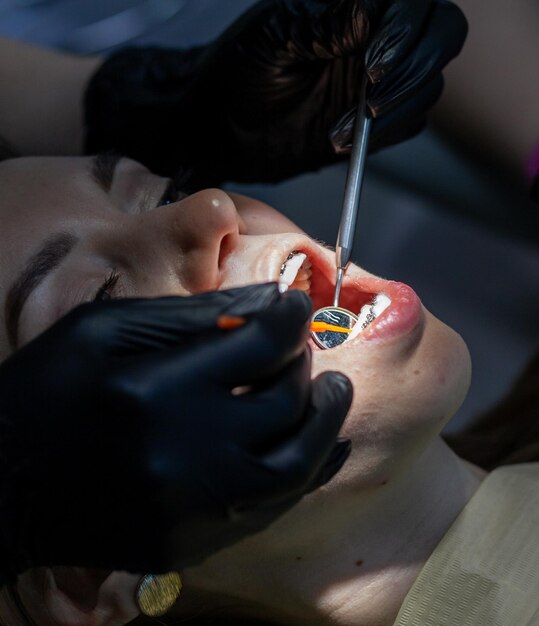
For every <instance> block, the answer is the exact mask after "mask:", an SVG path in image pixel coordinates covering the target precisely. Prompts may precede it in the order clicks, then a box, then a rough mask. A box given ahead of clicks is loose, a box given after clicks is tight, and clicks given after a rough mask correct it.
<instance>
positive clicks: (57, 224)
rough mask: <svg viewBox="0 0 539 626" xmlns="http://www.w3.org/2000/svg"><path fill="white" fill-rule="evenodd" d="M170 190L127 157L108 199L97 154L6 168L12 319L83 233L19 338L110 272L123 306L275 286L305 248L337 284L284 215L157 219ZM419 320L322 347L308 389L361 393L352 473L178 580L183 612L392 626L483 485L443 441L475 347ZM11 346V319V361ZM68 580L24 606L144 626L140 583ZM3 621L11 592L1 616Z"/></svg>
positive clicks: (85, 620) (353, 275) (3, 211)
mask: <svg viewBox="0 0 539 626" xmlns="http://www.w3.org/2000/svg"><path fill="white" fill-rule="evenodd" d="M166 185H167V181H166V180H164V179H162V178H160V177H157V176H154V175H153V174H151V173H149V172H148V171H147V170H145V169H144V168H143V167H142V166H141V165H139V164H137V163H135V162H134V161H130V160H122V161H121V162H120V165H119V167H118V169H117V171H116V174H115V177H114V180H113V183H112V186H111V189H110V191H109V192H108V193H107V192H105V191H104V190H103V189H101V188H100V187H99V186H98V185H97V184H96V182H95V181H94V180H93V178H92V176H91V175H90V160H89V159H88V158H80V157H72V158H71V157H70V158H24V159H16V160H11V161H5V162H3V163H1V164H0V188H1V189H2V200H1V201H0V222H1V223H2V230H1V233H0V300H1V304H2V306H1V308H0V311H1V312H2V315H3V312H4V303H5V297H6V294H7V291H8V289H9V287H10V285H11V283H12V282H13V280H14V278H15V276H16V275H18V273H19V272H20V271H21V270H22V268H23V267H24V265H25V263H26V262H27V259H28V258H29V257H30V256H31V255H32V254H33V253H34V252H35V251H36V250H37V249H39V247H40V245H41V244H42V242H43V241H44V240H45V239H46V238H47V237H49V236H50V235H52V234H53V233H55V232H58V231H61V232H69V233H72V234H74V235H75V236H77V237H78V238H79V243H77V245H76V246H75V247H74V248H73V250H72V251H71V253H70V254H69V255H68V256H67V257H66V259H64V261H63V262H62V263H61V264H60V266H59V267H58V268H57V269H56V270H54V271H53V273H52V274H50V275H49V276H48V277H47V278H46V279H45V280H44V281H43V282H42V283H41V284H40V285H39V287H38V288H37V289H36V290H35V291H34V292H33V293H32V294H31V296H30V297H29V299H28V301H27V302H26V304H25V306H24V308H23V310H22V314H21V319H20V326H19V343H20V344H23V343H25V342H27V341H29V340H30V339H32V338H33V337H34V336H36V335H37V334H38V333H40V332H41V331H43V330H44V329H45V328H47V327H48V326H49V325H51V324H52V323H53V322H54V321H55V320H56V319H58V317H60V316H61V315H63V314H65V313H66V312H67V311H68V310H70V309H71V308H73V307H74V306H76V305H77V304H79V303H80V302H82V301H85V300H90V299H92V298H94V297H95V294H96V292H97V291H98V290H99V288H100V287H101V285H102V284H103V282H104V281H105V280H106V279H107V277H108V276H109V275H110V272H111V271H112V270H115V271H117V272H118V273H119V275H120V278H119V279H118V282H117V284H116V286H115V288H114V292H113V293H111V296H113V297H130V296H138V297H155V296H161V295H171V294H175V295H187V294H191V293H198V292H201V291H207V290H213V289H222V288H228V287H233V286H241V285H245V284H249V283H254V282H261V281H268V280H276V279H277V278H278V275H279V269H280V266H281V264H282V263H283V261H284V260H285V259H286V256H287V254H288V253H289V252H290V251H291V250H303V251H305V252H307V253H308V254H309V258H310V259H311V261H312V262H313V272H315V270H316V273H317V274H320V275H322V274H324V272H325V274H326V275H327V276H328V275H329V269H330V268H332V266H333V261H332V254H331V252H330V251H329V250H327V249H324V248H322V247H320V246H318V245H317V244H315V243H314V242H313V241H312V240H311V239H310V238H308V237H307V236H306V235H305V234H304V233H303V232H302V231H301V230H300V229H298V228H297V227H296V226H295V225H294V224H293V223H292V222H290V221H289V220H288V219H287V218H285V217H284V216H283V215H281V214H279V213H278V212H277V211H275V210H274V209H272V208H271V207H268V206H267V205H265V204H263V203H261V202H259V201H257V200H253V199H251V198H246V197H244V196H239V195H236V194H226V193H225V192H223V191H221V190H217V189H208V190H204V191H201V192H198V193H197V194H193V195H192V196H189V197H186V198H184V199H181V200H179V201H176V202H172V203H171V204H168V205H166V206H160V207H157V205H158V203H159V199H160V198H161V196H162V194H163V192H164V190H165V187H166ZM156 207H157V208H156ZM21 251H24V252H23V253H22V254H21ZM370 276H371V275H370V274H368V273H367V272H365V270H362V269H360V268H357V267H355V266H354V267H351V268H350V269H349V271H348V273H347V278H346V281H345V284H344V287H343V300H344V303H345V305H346V306H349V307H351V308H352V307H354V306H356V308H357V303H358V302H359V301H360V299H361V297H362V294H361V293H360V292H361V289H360V287H361V284H363V283H364V281H365V280H368V278H369V277H370ZM313 279H314V275H313ZM328 280H329V279H327V280H326V281H325V282H324V280H322V279H317V281H316V285H315V282H313V292H312V295H313V299H314V300H315V306H321V305H323V304H327V298H328V296H329V294H328V292H327V289H328V285H329V287H330V283H329V282H328ZM326 283H327V284H326ZM315 287H316V288H315ZM363 297H364V294H363ZM418 311H419V313H418V315H417V319H416V321H415V323H414V324H413V325H412V326H411V327H410V328H409V329H408V330H406V332H403V333H397V335H395V336H390V337H387V336H386V337H381V336H377V335H376V333H373V332H370V333H369V330H367V331H366V332H365V333H364V334H363V335H360V336H359V337H358V338H357V339H356V340H354V342H351V343H350V344H346V345H344V346H342V347H340V348H338V349H335V350H329V351H318V350H316V351H315V352H314V356H313V377H314V376H316V375H317V374H319V373H320V372H323V371H326V370H340V371H343V372H345V373H346V374H347V376H348V377H349V378H350V379H351V380H352V382H353V385H354V401H353V405H352V408H351V410H350V413H349V415H348V417H347V420H346V422H345V425H344V428H343V432H342V434H343V436H346V437H349V438H350V439H352V443H353V451H352V454H351V456H350V458H349V460H348V462H347V464H346V465H345V467H344V469H343V470H342V471H341V472H340V473H339V474H338V475H337V476H336V477H335V478H334V479H333V480H332V481H331V482H330V483H329V484H328V485H326V486H324V487H323V488H322V489H319V490H317V491H316V492H315V493H313V494H310V495H309V496H307V497H306V498H304V499H303V500H302V502H301V503H300V504H299V505H297V506H296V507H294V508H293V509H292V510H291V511H289V512H288V513H287V514H286V515H285V516H283V517H282V518H281V519H280V520H278V521H277V522H276V523H275V524H273V525H272V526H271V527H270V528H268V529H267V530H266V531H264V532H263V533H260V534H258V535H256V536H254V537H250V538H248V539H246V540H244V541H242V542H240V543H239V544H236V545H235V546H232V547H231V548H228V549H226V550H223V551H221V552H219V553H218V554H216V555H214V556H213V557H211V558H210V559H208V560H207V561H206V562H205V563H203V564H202V565H201V566H199V567H197V568H193V569H191V570H186V571H185V572H183V573H182V577H183V580H184V588H185V592H184V595H183V597H182V601H181V602H179V603H178V605H177V610H176V613H171V615H172V616H173V617H174V615H175V616H176V617H179V616H181V617H184V616H187V615H189V614H190V613H191V612H192V611H198V610H200V607H201V606H203V607H205V609H208V608H220V610H223V611H226V612H228V613H231V614H239V615H248V616H250V617H256V616H259V615H260V616H262V615H263V616H265V617H266V618H268V617H272V618H273V619H275V620H277V621H279V622H282V623H287V624H295V623H298V624H300V623H312V624H338V625H342V626H347V625H348V624H350V626H351V625H352V624H357V623H361V624H365V625H366V626H381V625H385V624H391V623H392V622H393V620H394V618H395V616H396V613H397V611H398V608H399V606H400V605H401V603H402V601H403V599H404V597H405V595H406V593H407V592H408V590H409V589H410V586H411V585H412V584H413V581H414V580H415V578H416V576H417V574H418V573H419V571H420V569H421V567H422V565H423V564H424V562H425V561H426V559H427V558H428V556H429V555H430V554H431V552H432V550H433V549H434V547H435V546H436V544H437V543H438V542H439V540H440V539H441V537H442V536H443V534H444V533H445V532H446V530H447V529H448V527H449V525H450V524H451V522H452V521H453V520H454V519H455V517H456V516H457V515H458V514H459V512H460V511H461V510H462V508H463V507H464V505H465V504H466V502H467V501H468V500H469V499H470V497H471V496H472V495H473V493H474V492H475V490H476V489H477V487H478V486H479V484H480V482H481V480H482V478H483V472H481V471H480V470H478V469H477V468H474V467H472V466H469V465H468V464H466V463H464V462H463V461H462V460H461V459H459V458H458V457H457V456H456V455H454V454H453V453H452V452H451V450H449V448H448V447H447V446H446V445H445V444H444V443H443V442H442V440H441V439H440V438H439V433H440V431H441V429H442V428H443V426H444V425H445V424H446V423H447V421H448V420H449V419H450V417H451V416H452V415H453V414H454V412H455V411H456V410H457V408H458V407H459V406H460V404H461V402H462V400H463V399H464V397H465V394H466V391H467V389H468V386H469V379H470V359H469V354H468V351H467V349H466V346H465V344H464V342H463V341H462V339H461V338H460V337H459V336H458V335H457V334H456V333H455V332H454V331H452V330H451V329H450V328H448V327H447V326H446V325H445V324H443V323H442V322H440V321H439V320H437V319H436V318H435V317H434V316H432V315H431V314H430V313H428V311H426V310H425V309H424V308H422V307H421V308H420V309H418ZM10 351H11V348H10V345H9V341H8V337H7V335H6V332H5V328H4V324H3V323H2V324H0V357H1V358H5V357H6V356H7V355H8V354H9V353H10ZM313 520H316V523H313ZM65 569H66V568H63V569H62V570H59V569H56V570H55V571H54V572H51V571H50V570H40V571H38V572H37V573H36V572H29V573H27V574H25V575H24V576H23V577H22V578H21V582H20V584H19V588H20V590H21V595H22V596H23V600H24V601H25V603H26V604H27V606H28V610H29V612H30V613H31V614H32V616H33V618H34V620H35V621H36V622H37V623H38V624H40V625H41V624H44V625H45V626H48V625H49V624H57V623H60V624H66V625H71V624H73V625H74V624H77V625H78V626H80V625H82V626H111V625H114V626H116V625H120V624H125V623H128V622H130V620H132V619H133V618H134V617H135V616H136V607H135V605H134V604H133V592H134V588H135V585H136V581H137V579H138V577H135V576H132V575H127V574H119V573H112V574H110V573H108V572H106V573H97V574H96V573H95V572H93V573H92V572H87V571H86V570H80V569H79V570H77V572H71V571H70V572H68V573H67V574H66V572H65ZM245 572H249V575H248V576H246V575H245ZM73 581H76V582H75V583H74V582H73ZM89 597H90V598H92V601H91V602H90V607H91V608H88V598H89ZM85 604H86V606H85ZM44 607H45V608H44ZM6 611H9V606H8V603H7V602H6V600H5V598H0V617H1V616H3V615H4V614H5V613H6ZM3 612H4V613H3ZM4 619H7V618H4ZM9 623H14V624H16V623H17V622H16V621H15V620H12V621H9Z"/></svg>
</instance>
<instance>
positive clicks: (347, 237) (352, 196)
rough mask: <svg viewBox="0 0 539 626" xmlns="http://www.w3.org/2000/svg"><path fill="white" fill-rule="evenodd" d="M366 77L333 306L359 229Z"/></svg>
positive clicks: (347, 188) (346, 193) (339, 242)
mask: <svg viewBox="0 0 539 626" xmlns="http://www.w3.org/2000/svg"><path fill="white" fill-rule="evenodd" d="M366 91H367V78H366V77H365V78H364V80H363V85H362V87H361V97H360V99H359V104H358V107H357V115H356V122H355V126H354V137H353V141H352V152H351V153H350V164H349V166H348V174H347V177H346V185H345V187H344V201H343V209H342V213H341V223H340V225H339V234H338V235H337V245H336V246H335V258H336V263H337V278H336V281H335V296H334V298H333V306H339V296H340V295H341V286H342V280H343V277H344V272H345V271H346V268H347V267H348V263H350V259H351V257H352V246H353V244H354V235H355V232H356V221H357V213H358V209H359V200H360V197H361V189H362V187H363V178H364V176H365V160H366V158H367V147H368V143H369V133H370V129H371V122H372V118H370V117H368V116H367V98H366Z"/></svg>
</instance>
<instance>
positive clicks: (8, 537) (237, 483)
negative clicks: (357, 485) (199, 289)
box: [0, 284, 352, 580]
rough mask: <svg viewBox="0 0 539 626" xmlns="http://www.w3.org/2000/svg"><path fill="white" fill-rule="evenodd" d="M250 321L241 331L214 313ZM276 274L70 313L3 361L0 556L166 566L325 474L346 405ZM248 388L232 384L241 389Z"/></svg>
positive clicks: (347, 392)
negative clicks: (314, 359)
mask: <svg viewBox="0 0 539 626" xmlns="http://www.w3.org/2000/svg"><path fill="white" fill-rule="evenodd" d="M222 314H226V315H233V316H237V315H241V316H247V318H248V321H247V323H246V324H245V325H244V326H243V327H241V328H238V329H236V330H229V331H221V330H218V329H216V319H217V317H218V316H219V315H222ZM309 315H310V301H309V299H308V297H307V296H305V294H302V293H301V292H299V291H291V292H289V293H287V294H285V295H284V296H281V295H280V294H279V292H278V290H277V287H276V285H275V284H267V285H258V286H254V287H246V288H243V289H235V290H231V291H223V292H215V293H209V294H204V295H200V296H193V297H190V298H178V297H174V298H162V299H155V300H118V301H114V302H110V303H93V304H89V305H83V306H82V307H79V308H78V309H76V310H74V311H73V312H72V313H70V314H69V315H68V316H66V317H65V318H64V319H63V320H61V321H60V322H59V323H58V324H56V325H55V326H54V327H52V328H51V329H49V330H48V331H46V332H45V333H44V334H42V335H41V336H39V337H38V338H37V339H35V340H34V341H32V342H31V343H29V344H27V345H26V346H25V347H23V348H22V349H20V350H19V351H17V352H16V353H14V355H12V356H11V357H10V358H9V359H7V360H6V361H5V362H4V363H3V364H2V365H1V366H0V415H1V422H0V463H1V468H0V470H1V471H0V532H1V542H0V567H1V568H2V572H3V575H4V577H5V579H6V580H9V579H10V578H13V576H14V575H15V574H17V573H19V572H22V571H24V570H25V569H27V568H29V567H32V566H40V565H48V566H52V565H80V566H96V567H105V568H111V569H122V570H128V571H131V572H139V573H140V572H142V573H144V572H152V573H161V572H164V571H168V570H170V569H175V568H181V567H183V566H185V565H189V564H193V563H196V562H198V561H200V560H201V559H203V558H204V557H206V556H207V555H209V554H211V553H212V552H215V551H217V550H218V549H220V548H222V547H223V546H226V545H228V544H231V543H233V542H235V541H237V540H239V539H241V538H242V537H244V536H245V535H248V534H250V533H253V532H255V531H257V530H260V529H262V528H264V527H265V526H267V525H268V524H269V523H270V522H272V521H273V520H274V519H276V518H277V517H278V516H280V515H281V514H282V513H284V512H285V511H286V510H287V509H288V508H290V507H291V506H292V505H293V504H294V503H296V502H297V501H298V500H299V499H300V498H301V497H302V496H303V495H304V494H305V493H306V492H308V491H310V490H312V489H314V488H316V487H317V486H319V485H321V484H323V483H324V482H326V481H328V480H329V479H330V478H331V477H332V476H333V475H334V474H335V473H336V472H337V471H338V470H339V469H340V467H341V466H342V464H343V463H344V461H345V459H346V458H347V456H348V454H349V452H350V442H349V441H341V442H338V443H336V437H337V433H338V431H339V429H340V427H341V424H342V422H343V420H344V417H345V415H346V412H347V411H348V408H349V405H350V402H351V395H352V391H351V386H350V383H349V382H348V379H347V378H345V377H344V376H343V375H341V374H336V373H328V374H323V375H321V376H320V377H318V378H317V379H316V380H315V381H314V382H311V380H310V351H309V350H308V349H306V348H305V340H306V336H307V334H308V329H307V327H308V324H307V320H308V318H309ZM246 385H247V386H249V387H250V391H248V392H245V393H241V394H239V395H236V394H233V393H231V390H232V389H234V388H236V387H238V386H246Z"/></svg>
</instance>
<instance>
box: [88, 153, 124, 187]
mask: <svg viewBox="0 0 539 626" xmlns="http://www.w3.org/2000/svg"><path fill="white" fill-rule="evenodd" d="M121 158H122V155H121V154H117V153H116V152H102V153H101V154H96V155H95V156H94V157H93V158H92V165H91V175H92V178H93V179H94V180H95V182H96V183H97V184H98V185H99V186H100V187H101V189H103V191H104V192H105V193H108V192H109V191H110V188H111V187H112V181H113V179H114V172H115V171H116V166H117V165H118V163H119V161H120V160H121Z"/></svg>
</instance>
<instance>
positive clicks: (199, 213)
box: [148, 189, 245, 293]
mask: <svg viewBox="0 0 539 626" xmlns="http://www.w3.org/2000/svg"><path fill="white" fill-rule="evenodd" d="M148 218H149V219H152V220H157V225H156V226H157V230H158V232H159V233H160V235H159V238H160V241H156V242H154V244H155V245H157V246H162V252H163V251H165V252H167V253H168V254H169V255H170V262H171V264H172V266H173V267H174V271H175V272H176V273H177V274H178V278H179V281H180V283H181V285H182V287H183V288H185V289H186V290H187V291H188V292H190V293H198V292H201V291H211V290H214V289H218V288H219V286H220V284H221V276H222V268H223V262H224V261H225V259H226V258H227V257H228V256H229V255H230V254H231V253H232V252H233V251H234V249H235V248H236V247H237V245H238V242H239V237H240V233H241V232H244V228H245V227H244V224H243V222H242V220H241V218H240V215H239V214H238V211H237V210H236V206H235V204H234V202H233V200H232V198H230V196H229V195H228V194H226V193H225V192H224V191H221V190H220V189H205V190H204V191H199V192H198V193H195V194H193V195H191V196H188V197H187V198H184V199H183V200H181V201H180V202H174V203H172V204H169V205H166V206H163V207H160V208H158V209H155V210H154V211H151V213H149V214H148Z"/></svg>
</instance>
